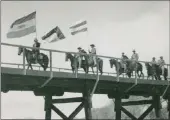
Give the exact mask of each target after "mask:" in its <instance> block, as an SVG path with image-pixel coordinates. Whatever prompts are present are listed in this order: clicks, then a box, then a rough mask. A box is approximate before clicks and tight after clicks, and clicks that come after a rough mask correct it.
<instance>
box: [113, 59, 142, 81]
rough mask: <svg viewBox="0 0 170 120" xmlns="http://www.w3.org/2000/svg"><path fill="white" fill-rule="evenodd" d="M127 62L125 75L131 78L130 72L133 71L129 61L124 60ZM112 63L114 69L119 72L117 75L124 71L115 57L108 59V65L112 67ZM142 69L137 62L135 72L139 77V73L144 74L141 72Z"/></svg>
mask: <svg viewBox="0 0 170 120" xmlns="http://www.w3.org/2000/svg"><path fill="white" fill-rule="evenodd" d="M126 63H127V72H126V75H127V76H128V77H129V78H131V74H132V72H133V71H134V69H133V68H132V67H131V65H130V64H131V62H130V61H126ZM113 65H114V66H115V69H116V71H117V72H119V75H121V74H122V73H125V72H124V68H122V66H121V63H120V62H118V61H117V60H116V59H110V67H111V68H113ZM139 71H140V72H141V74H140V75H139ZM142 71H143V69H142V65H141V64H140V63H138V66H137V74H138V77H139V78H140V77H141V75H143V76H144V74H143V72H142Z"/></svg>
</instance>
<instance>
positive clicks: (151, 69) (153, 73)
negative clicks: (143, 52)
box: [145, 63, 161, 80]
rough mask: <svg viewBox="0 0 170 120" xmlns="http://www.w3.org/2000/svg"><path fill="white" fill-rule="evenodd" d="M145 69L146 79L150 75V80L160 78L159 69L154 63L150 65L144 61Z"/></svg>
mask: <svg viewBox="0 0 170 120" xmlns="http://www.w3.org/2000/svg"><path fill="white" fill-rule="evenodd" d="M145 66H146V69H147V74H148V76H147V79H149V78H150V77H152V80H153V79H154V77H155V80H161V78H160V69H158V67H157V66H156V65H150V64H149V63H145Z"/></svg>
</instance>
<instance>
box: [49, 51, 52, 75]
mask: <svg viewBox="0 0 170 120" xmlns="http://www.w3.org/2000/svg"><path fill="white" fill-rule="evenodd" d="M49 52H50V74H51V75H52V51H49Z"/></svg>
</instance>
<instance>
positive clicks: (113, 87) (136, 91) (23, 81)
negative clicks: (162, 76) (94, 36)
mask: <svg viewBox="0 0 170 120" xmlns="http://www.w3.org/2000/svg"><path fill="white" fill-rule="evenodd" d="M49 77H50V71H37V70H26V75H24V71H23V69H19V68H7V67H1V90H2V91H4V90H12V91H33V90H35V89H36V88H38V87H39V86H41V85H42V84H43V83H44V82H45V81H46V80H47V79H48V78H49ZM96 77H97V76H96V75H93V74H83V73H78V76H77V78H76V76H75V74H73V73H67V72H53V78H52V80H51V81H50V82H49V83H48V84H47V85H46V87H49V88H55V89H56V90H57V89H58V88H60V89H62V90H63V91H64V92H76V93H81V92H83V91H84V87H85V84H87V85H88V87H89V89H92V88H93V87H94V84H95V82H96ZM99 79H100V80H99V83H98V85H97V88H96V91H95V94H113V93H114V92H117V90H119V91H121V92H123V93H126V94H129V95H140V96H141V95H148V96H151V95H153V93H155V94H158V95H162V94H163V93H164V91H165V89H166V88H167V86H168V81H159V80H146V79H138V80H137V85H136V86H135V87H133V88H132V89H131V90H129V91H127V89H129V88H130V87H131V86H132V85H134V84H135V78H131V79H129V78H122V77H119V82H117V77H114V76H108V75H102V76H100V77H99ZM169 93H170V89H169V88H168V89H167V92H166V94H169Z"/></svg>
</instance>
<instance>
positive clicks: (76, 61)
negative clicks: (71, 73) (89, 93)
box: [75, 54, 78, 78]
mask: <svg viewBox="0 0 170 120" xmlns="http://www.w3.org/2000/svg"><path fill="white" fill-rule="evenodd" d="M75 58H76V60H75V66H76V67H75V68H76V69H75V71H76V78H77V73H78V67H77V65H78V59H77V55H76V54H75Z"/></svg>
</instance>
